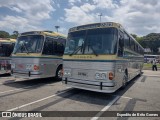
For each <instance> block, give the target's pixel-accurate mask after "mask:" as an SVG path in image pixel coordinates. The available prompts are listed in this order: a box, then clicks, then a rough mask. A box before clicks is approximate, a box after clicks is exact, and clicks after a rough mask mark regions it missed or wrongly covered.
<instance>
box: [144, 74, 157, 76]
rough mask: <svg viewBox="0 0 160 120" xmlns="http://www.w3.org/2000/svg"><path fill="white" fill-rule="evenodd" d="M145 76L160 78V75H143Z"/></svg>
mask: <svg viewBox="0 0 160 120" xmlns="http://www.w3.org/2000/svg"><path fill="white" fill-rule="evenodd" d="M143 75H145V76H147V77H160V75H148V74H143Z"/></svg>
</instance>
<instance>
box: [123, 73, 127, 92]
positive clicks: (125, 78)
mask: <svg viewBox="0 0 160 120" xmlns="http://www.w3.org/2000/svg"><path fill="white" fill-rule="evenodd" d="M127 82H128V75H127V74H126V73H125V74H124V77H123V81H122V89H124V88H125V87H126V86H127Z"/></svg>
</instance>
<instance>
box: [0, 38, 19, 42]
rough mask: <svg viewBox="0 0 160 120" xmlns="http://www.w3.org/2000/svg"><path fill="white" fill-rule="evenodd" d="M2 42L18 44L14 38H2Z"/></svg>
mask: <svg viewBox="0 0 160 120" xmlns="http://www.w3.org/2000/svg"><path fill="white" fill-rule="evenodd" d="M0 42H8V43H9V42H13V43H14V42H16V39H12V38H0Z"/></svg>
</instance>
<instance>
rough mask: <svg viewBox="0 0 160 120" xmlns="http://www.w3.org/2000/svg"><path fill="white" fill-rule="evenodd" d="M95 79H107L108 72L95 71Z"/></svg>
mask: <svg viewBox="0 0 160 120" xmlns="http://www.w3.org/2000/svg"><path fill="white" fill-rule="evenodd" d="M95 79H97V80H106V79H107V74H106V73H105V72H96V73H95Z"/></svg>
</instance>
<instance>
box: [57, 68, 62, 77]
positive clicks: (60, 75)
mask: <svg viewBox="0 0 160 120" xmlns="http://www.w3.org/2000/svg"><path fill="white" fill-rule="evenodd" d="M56 78H57V79H60V80H61V79H62V66H59V67H58V68H57V71H56Z"/></svg>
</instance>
